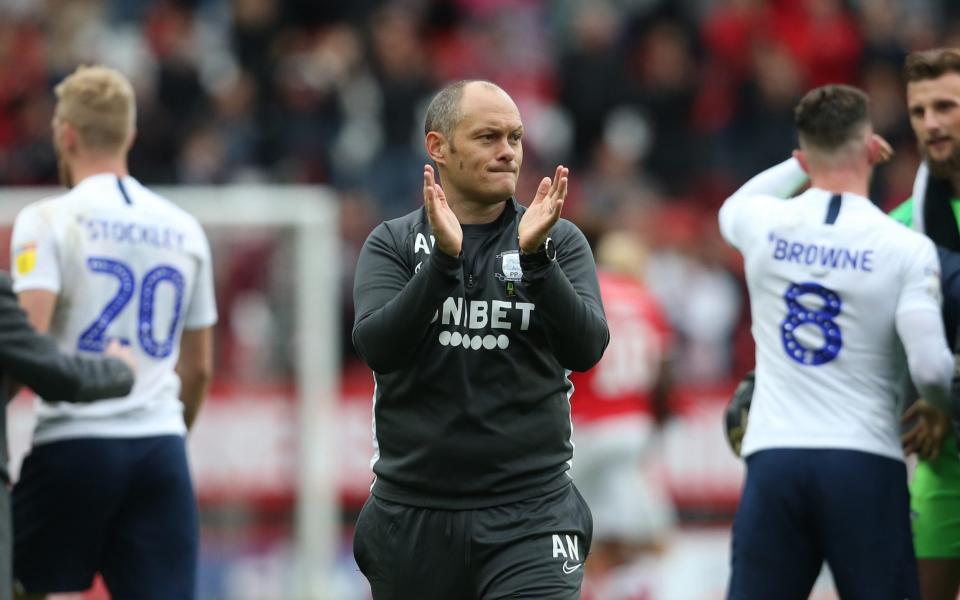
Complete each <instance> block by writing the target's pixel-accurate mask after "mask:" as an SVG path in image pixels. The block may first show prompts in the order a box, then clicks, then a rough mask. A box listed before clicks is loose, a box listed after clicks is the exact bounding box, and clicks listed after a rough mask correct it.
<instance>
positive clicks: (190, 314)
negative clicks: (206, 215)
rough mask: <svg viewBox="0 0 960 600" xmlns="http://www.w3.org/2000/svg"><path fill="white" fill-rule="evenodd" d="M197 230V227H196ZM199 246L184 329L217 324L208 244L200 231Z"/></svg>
mask: <svg viewBox="0 0 960 600" xmlns="http://www.w3.org/2000/svg"><path fill="white" fill-rule="evenodd" d="M198 228H199V226H198ZM200 238H201V240H200V241H201V242H202V243H201V244H199V246H200V250H199V254H198V256H197V260H198V261H199V265H198V267H197V281H196V283H195V284H194V288H193V296H192V297H191V298H190V302H189V304H188V305H187V312H186V314H185V315H184V321H183V327H184V329H203V328H205V327H210V326H211V325H213V324H214V323H216V322H217V302H216V297H215V295H214V286H213V265H212V257H211V254H210V243H209V242H208V241H207V237H206V236H205V235H204V234H203V231H202V230H200Z"/></svg>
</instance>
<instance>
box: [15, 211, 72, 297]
mask: <svg viewBox="0 0 960 600" xmlns="http://www.w3.org/2000/svg"><path fill="white" fill-rule="evenodd" d="M46 214H48V213H45V212H44V211H42V210H40V206H38V205H35V204H34V205H31V206H28V207H26V208H24V209H23V210H22V211H20V214H19V215H17V218H16V220H15V221H14V224H13V234H12V235H11V237H10V261H11V265H10V272H11V273H12V275H13V290H14V291H15V292H22V291H25V290H35V289H41V290H49V291H52V292H57V293H59V292H60V286H61V273H60V257H59V252H58V248H57V243H56V238H55V236H54V231H53V227H52V224H51V223H50V221H49V219H48V218H46V216H45V215H46Z"/></svg>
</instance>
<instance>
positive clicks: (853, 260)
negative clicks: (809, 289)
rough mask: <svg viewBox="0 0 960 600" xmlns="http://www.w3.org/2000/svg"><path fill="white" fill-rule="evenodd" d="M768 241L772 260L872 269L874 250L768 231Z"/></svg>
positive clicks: (825, 266)
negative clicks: (811, 240) (790, 237)
mask: <svg viewBox="0 0 960 600" xmlns="http://www.w3.org/2000/svg"><path fill="white" fill-rule="evenodd" d="M767 239H768V241H769V242H770V245H771V247H772V258H773V260H779V261H782V262H787V263H797V264H798V265H807V266H819V267H824V268H828V269H840V270H848V271H863V272H865V273H870V272H872V271H873V266H874V263H873V259H874V252H873V250H872V249H865V248H846V247H843V246H831V245H827V244H823V243H817V242H814V243H810V242H801V241H795V240H789V239H787V238H782V237H778V236H777V235H776V234H775V233H773V232H770V234H769V236H768V238H767Z"/></svg>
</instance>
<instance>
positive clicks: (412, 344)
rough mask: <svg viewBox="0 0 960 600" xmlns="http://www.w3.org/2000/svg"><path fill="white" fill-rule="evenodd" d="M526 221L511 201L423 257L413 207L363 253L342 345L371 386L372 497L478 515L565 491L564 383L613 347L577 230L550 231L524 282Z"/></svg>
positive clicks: (420, 225)
mask: <svg viewBox="0 0 960 600" xmlns="http://www.w3.org/2000/svg"><path fill="white" fill-rule="evenodd" d="M524 211H525V208H524V207H523V206H521V205H519V204H517V203H516V201H514V200H512V199H511V200H509V201H508V202H507V204H506V208H505V210H504V212H503V213H502V214H501V216H500V217H499V218H498V219H497V220H496V221H494V222H493V223H489V224H485V225H464V226H463V233H464V239H463V250H462V253H461V256H460V257H458V258H453V257H451V256H449V255H447V254H445V253H444V252H443V251H441V250H440V249H439V248H434V247H433V240H432V239H431V235H430V225H429V223H428V221H427V215H426V211H425V210H424V209H422V208H421V209H420V210H417V211H414V212H412V213H410V214H408V215H406V216H404V217H401V218H399V219H394V220H392V221H387V222H385V223H383V224H381V225H380V226H379V227H377V228H376V229H375V230H374V231H373V232H372V233H371V234H370V237H368V238H367V241H366V242H365V243H364V245H363V249H362V250H361V252H360V258H359V261H358V263H357V274H356V280H355V285H354V304H355V307H356V321H355V323H354V327H353V343H354V345H355V346H356V349H357V351H358V352H359V353H360V356H361V357H363V359H364V361H366V363H367V365H369V366H370V368H371V369H373V371H374V377H375V379H376V392H375V397H374V408H373V412H374V422H373V426H374V449H375V456H374V458H375V463H374V465H373V471H374V473H375V475H376V481H375V483H374V487H373V494H374V495H376V496H378V497H382V498H385V499H387V500H391V501H394V502H399V503H402V504H409V505H413V506H425V507H432V508H442V509H465V508H481V507H485V506H495V505H498V504H504V503H507V502H513V501H517V500H521V499H525V498H530V497H533V496H537V495H540V494H544V493H547V492H550V491H552V490H554V489H557V488H559V487H561V486H563V485H566V484H567V483H568V482H569V481H570V479H569V476H568V475H567V473H566V471H567V469H568V468H569V462H568V461H569V460H570V459H571V456H572V453H573V446H572V444H571V443H570V429H571V427H570V395H571V393H572V392H573V389H572V386H571V384H570V382H569V381H568V380H567V377H566V375H567V370H573V371H585V370H587V369H589V368H590V367H592V366H593V365H594V364H596V363H597V361H599V360H600V357H601V356H602V354H603V351H604V349H605V348H606V345H607V342H608V341H609V337H610V336H609V332H608V331H607V323H606V319H605V317H604V314H603V305H602V303H601V301H600V289H599V285H598V284H597V274H596V267H595V265H594V262H593V256H592V254H591V252H590V248H589V246H588V245H587V241H586V239H585V238H584V236H583V234H582V233H581V232H580V230H579V229H577V227H576V226H575V225H573V224H572V223H570V222H569V221H566V220H563V219H561V220H560V221H559V222H558V223H557V224H556V225H555V226H554V227H553V229H552V230H551V232H550V237H552V238H553V240H554V241H555V243H556V245H557V261H556V262H553V263H549V264H547V265H546V266H544V267H540V268H536V269H528V270H527V271H526V272H523V273H522V275H521V272H520V266H519V262H520V261H519V254H518V251H519V243H518V239H517V225H518V224H519V222H520V217H521V215H522V214H523V212H524Z"/></svg>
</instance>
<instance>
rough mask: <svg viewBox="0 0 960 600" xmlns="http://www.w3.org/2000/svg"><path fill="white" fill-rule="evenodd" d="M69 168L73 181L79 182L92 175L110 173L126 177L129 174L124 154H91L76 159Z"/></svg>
mask: <svg viewBox="0 0 960 600" xmlns="http://www.w3.org/2000/svg"><path fill="white" fill-rule="evenodd" d="M70 170H71V172H72V174H73V181H74V182H75V183H80V182H81V181H83V180H84V179H86V178H88V177H93V176H94V175H103V174H111V175H116V176H117V177H126V176H127V175H129V174H130V172H129V171H128V170H127V159H126V157H125V156H92V157H88V158H83V159H76V160H74V161H73V162H72V163H71V164H70Z"/></svg>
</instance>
